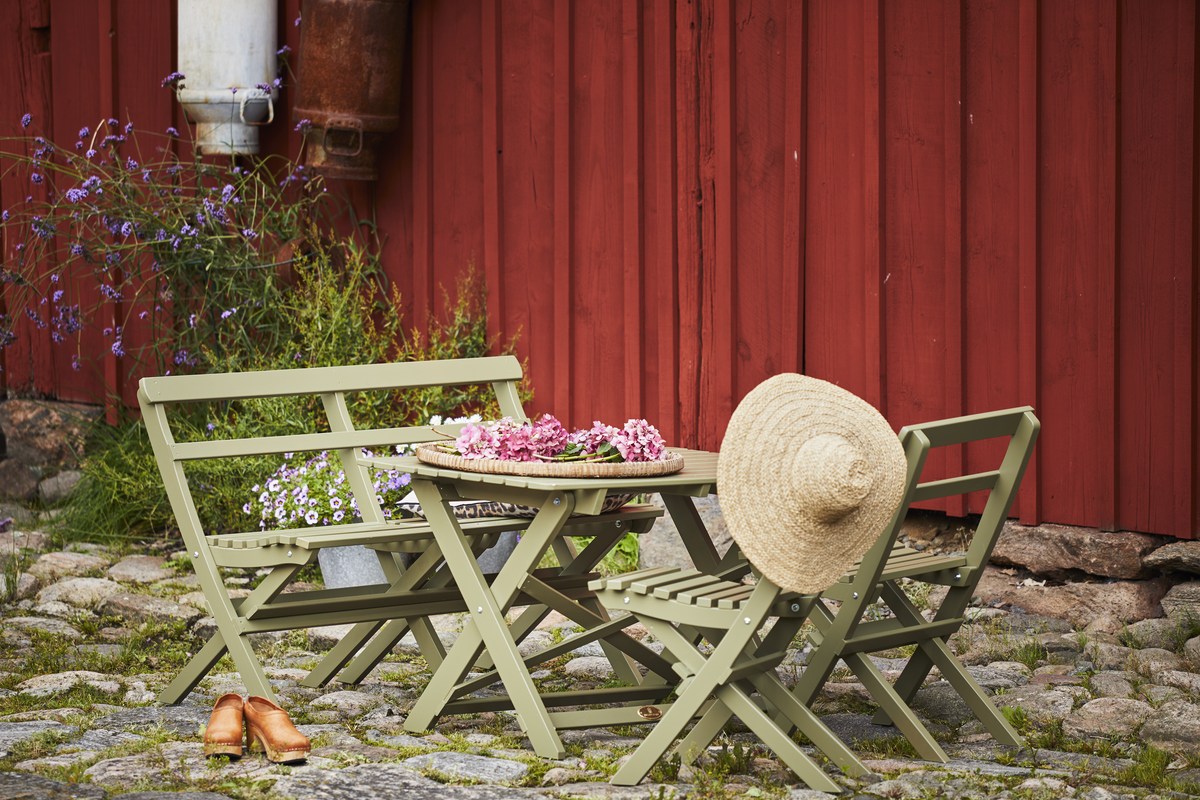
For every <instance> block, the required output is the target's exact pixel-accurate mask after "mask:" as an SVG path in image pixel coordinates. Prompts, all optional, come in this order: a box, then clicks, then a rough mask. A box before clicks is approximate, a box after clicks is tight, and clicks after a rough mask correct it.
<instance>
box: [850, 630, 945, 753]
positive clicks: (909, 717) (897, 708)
mask: <svg viewBox="0 0 1200 800" xmlns="http://www.w3.org/2000/svg"><path fill="white" fill-rule="evenodd" d="M845 659H846V663H847V664H849V665H850V669H852V670H853V671H854V674H855V676H857V677H858V679H859V680H860V681H861V682H862V684H863V686H864V687H865V688H866V690H867V692H869V693H870V695H871V697H872V698H874V700H875V702H876V703H878V704H879V707H880V709H881V710H882V713H883V714H884V715H886V716H887V718H888V719H890V720H891V721H892V724H894V725H895V726H896V728H897V729H898V730H899V731H900V732H901V733H902V734H904V738H906V739H908V741H909V743H910V744H912V746H913V747H914V748H915V749H916V751H917V754H918V755H920V756H921V758H923V759H925V760H926V761H939V762H941V763H943V764H944V763H946V762H947V761H949V760H950V757H949V756H947V755H946V751H945V750H943V749H942V746H941V745H940V744H938V743H937V740H936V739H934V738H933V734H931V733H930V732H929V729H928V728H926V727H925V725H924V723H922V722H921V720H920V719H919V718H918V717H917V715H916V714H915V713H913V710H912V709H911V708H909V706H908V703H907V702H905V701H904V699H903V698H901V697H900V695H898V694H897V693H896V690H895V689H894V688H893V687H892V685H891V684H890V683H888V681H887V679H886V678H885V677H883V673H881V672H880V671H879V669H878V668H877V667H876V666H875V665H874V664H872V663H871V660H870V659H869V658H867V657H866V656H864V655H862V654H861V653H852V654H849V655H847V656H845Z"/></svg>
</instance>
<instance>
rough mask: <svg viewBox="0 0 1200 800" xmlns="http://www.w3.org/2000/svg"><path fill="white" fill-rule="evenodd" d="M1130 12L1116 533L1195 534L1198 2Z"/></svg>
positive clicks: (1121, 190) (1124, 60) (1123, 81)
mask: <svg viewBox="0 0 1200 800" xmlns="http://www.w3.org/2000/svg"><path fill="white" fill-rule="evenodd" d="M1118 13H1119V15H1120V22H1119V24H1120V29H1119V36H1120V39H1119V48H1118V49H1119V57H1120V62H1119V64H1118V67H1117V75H1118V80H1119V90H1118V96H1119V97H1120V98H1121V100H1120V106H1119V109H1118V111H1119V114H1118V125H1119V126H1120V128H1119V136H1118V138H1117V147H1118V159H1117V165H1118V175H1117V181H1118V183H1117V192H1118V193H1117V197H1118V198H1119V204H1118V212H1119V213H1118V223H1119V225H1118V230H1117V238H1116V243H1117V245H1118V247H1119V250H1118V253H1117V257H1116V258H1117V265H1118V267H1119V269H1118V271H1117V274H1116V289H1115V295H1116V318H1117V325H1116V328H1117V340H1116V348H1117V358H1116V360H1117V368H1118V375H1117V377H1118V380H1117V387H1116V388H1117V396H1116V412H1117V414H1118V419H1120V420H1121V425H1120V427H1119V428H1118V430H1117V437H1116V439H1117V445H1116V447H1117V452H1118V453H1119V455H1120V459H1119V461H1117V462H1116V472H1117V476H1116V481H1117V484H1118V486H1119V487H1120V495H1119V497H1118V503H1117V505H1116V518H1117V523H1116V526H1117V527H1118V528H1119V529H1127V530H1178V531H1182V532H1184V533H1192V529H1191V525H1190V522H1189V520H1190V518H1191V513H1192V512H1191V508H1192V502H1193V500H1194V495H1193V494H1192V492H1191V490H1190V488H1189V487H1190V485H1191V482H1192V479H1193V471H1194V467H1193V461H1192V459H1193V447H1192V439H1193V431H1194V429H1193V423H1192V416H1193V410H1194V409H1195V406H1196V401H1195V398H1194V396H1193V395H1192V373H1193V371H1194V366H1193V365H1194V362H1193V359H1194V357H1195V341H1196V340H1195V339H1194V338H1189V336H1190V334H1191V324H1192V322H1191V319H1192V317H1191V314H1192V311H1191V306H1192V298H1193V291H1194V289H1193V286H1194V284H1193V280H1192V272H1193V244H1192V229H1193V224H1194V212H1193V198H1194V191H1195V187H1194V184H1193V164H1192V162H1193V158H1194V133H1193V126H1194V115H1195V106H1194V97H1193V95H1194V92H1195V64H1194V60H1193V52H1194V48H1195V42H1194V40H1193V37H1194V35H1195V19H1194V16H1195V4H1194V3H1191V2H1187V1H1186V0H1182V1H1181V0H1169V2H1167V3H1121V4H1120V5H1119V11H1118ZM1167 75H1169V76H1172V79H1171V80H1164V79H1163V76H1167ZM1180 409H1183V411H1180Z"/></svg>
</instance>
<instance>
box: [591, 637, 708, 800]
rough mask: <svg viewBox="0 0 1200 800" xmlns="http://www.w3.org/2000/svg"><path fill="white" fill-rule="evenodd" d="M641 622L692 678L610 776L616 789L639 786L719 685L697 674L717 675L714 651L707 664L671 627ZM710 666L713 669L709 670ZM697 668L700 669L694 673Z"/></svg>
mask: <svg viewBox="0 0 1200 800" xmlns="http://www.w3.org/2000/svg"><path fill="white" fill-rule="evenodd" d="M641 619H642V623H643V624H644V625H645V626H646V627H647V628H648V629H649V630H650V632H651V634H652V635H653V636H654V637H655V638H656V639H658V640H659V641H660V642H662V643H663V645H664V646H665V647H666V649H667V650H668V651H670V652H671V653H672V654H673V655H675V656H677V657H678V658H679V660H680V661H681V662H682V663H683V664H684V666H685V667H687V668H688V669H689V671H692V672H693V674H692V677H691V679H690V680H689V681H687V683H686V688H681V689H680V690H679V697H678V698H677V699H676V700H675V702H674V703H672V704H671V707H670V708H669V709H667V713H666V714H664V715H663V717H662V719H660V720H659V721H658V722H656V723H655V724H654V727H653V728H651V730H650V733H649V734H647V735H646V738H645V739H643V740H642V743H641V744H639V745H638V748H637V750H635V751H634V753H633V755H632V756H630V758H629V760H628V761H626V762H625V764H624V765H623V766H622V767H621V768H620V769H619V770H617V772H616V774H615V775H613V777H612V780H611V782H612V783H613V784H615V785H617V786H635V785H637V784H638V783H640V782H641V781H642V779H643V778H645V777H646V775H647V774H649V772H650V770H651V769H653V768H654V765H655V764H657V763H658V760H659V759H660V758H662V757H663V755H664V754H665V753H666V752H667V750H668V749H670V747H671V745H672V744H673V743H674V742H675V740H676V739H677V738H679V734H680V733H682V731H683V729H684V727H685V726H686V725H687V724H688V723H689V722H690V721H691V720H692V718H693V717H695V716H696V713H697V712H698V711H699V710H700V709H701V707H703V705H704V703H705V702H707V701H708V698H709V696H710V695H711V694H712V692H713V690H714V689H715V687H716V686H717V684H719V683H720V679H719V677H714V676H713V674H709V675H705V676H703V677H701V675H699V674H698V673H699V672H701V671H704V670H706V669H707V672H708V673H716V672H717V670H716V669H714V668H713V667H715V666H716V665H715V664H713V662H712V661H711V659H712V658H713V657H715V656H716V655H717V654H716V652H715V651H714V652H713V654H712V655H711V656H709V661H707V662H706V661H704V657H703V656H701V655H700V654H699V653H698V652H696V650H695V649H694V648H693V647H692V645H691V643H690V642H689V641H688V640H687V639H685V638H684V637H683V636H682V635H681V634H680V633H679V632H678V631H677V630H676V629H675V627H674V626H673V625H672V624H671V623H669V622H665V621H663V620H658V619H654V618H652V617H643V618H641ZM710 664H713V666H712V667H710ZM697 667H699V669H696V668H697ZM710 711H711V709H710Z"/></svg>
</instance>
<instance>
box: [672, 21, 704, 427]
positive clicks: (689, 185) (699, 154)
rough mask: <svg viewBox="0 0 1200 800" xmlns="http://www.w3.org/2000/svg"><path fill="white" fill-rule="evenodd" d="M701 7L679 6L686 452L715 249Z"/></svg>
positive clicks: (696, 403)
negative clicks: (709, 240) (704, 291)
mask: <svg viewBox="0 0 1200 800" xmlns="http://www.w3.org/2000/svg"><path fill="white" fill-rule="evenodd" d="M700 11H701V9H700V7H699V4H698V3H684V4H681V5H679V4H677V5H676V12H677V14H678V16H677V17H676V20H675V52H676V55H675V65H676V81H675V86H676V102H677V105H678V108H679V114H678V116H677V117H676V123H675V125H676V127H675V130H676V137H675V138H676V143H677V145H676V146H677V148H678V156H677V159H678V161H677V164H678V166H677V169H678V181H679V183H678V194H677V197H678V208H679V219H678V235H677V241H678V246H679V260H678V266H677V270H678V272H677V276H676V280H677V285H678V287H679V304H678V307H679V337H678V340H677V341H678V358H679V366H678V374H679V397H678V409H679V412H678V413H679V437H680V443H681V444H682V445H683V446H685V447H697V446H699V442H700V438H699V437H700V385H701V372H700V363H701V362H700V319H699V317H700V306H701V300H700V296H701V295H700V275H701V259H702V258H703V257H704V254H705V253H707V252H709V251H710V250H711V245H710V246H709V247H705V239H706V237H707V236H708V233H707V227H706V222H707V220H706V217H705V209H704V203H705V200H706V196H705V185H706V184H705V179H706V169H705V166H704V165H705V164H707V163H711V159H710V158H708V157H707V155H708V153H707V151H706V149H705V148H706V145H707V143H708V142H710V141H711V131H709V130H708V129H707V128H705V127H704V126H702V125H701V116H702V112H701V104H702V102H704V95H703V94H702V92H701V84H702V79H701V72H702V65H703V66H707V65H708V64H709V62H708V61H707V60H705V59H702V58H701V56H700V53H701V51H702V48H701V42H702V41H704V42H706V41H707V38H706V35H705V34H704V32H705V30H706V27H707V26H710V25H711V15H708V16H704V15H702V14H701V13H700Z"/></svg>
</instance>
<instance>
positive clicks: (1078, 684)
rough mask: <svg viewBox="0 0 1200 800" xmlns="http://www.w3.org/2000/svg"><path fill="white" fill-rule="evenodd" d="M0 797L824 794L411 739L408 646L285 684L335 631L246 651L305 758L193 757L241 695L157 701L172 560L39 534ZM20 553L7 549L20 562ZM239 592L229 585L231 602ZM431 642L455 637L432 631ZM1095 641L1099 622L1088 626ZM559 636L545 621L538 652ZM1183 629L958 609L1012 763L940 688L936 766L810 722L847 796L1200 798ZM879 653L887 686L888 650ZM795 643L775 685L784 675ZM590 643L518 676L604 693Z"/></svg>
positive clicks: (19, 632)
mask: <svg viewBox="0 0 1200 800" xmlns="http://www.w3.org/2000/svg"><path fill="white" fill-rule="evenodd" d="M3 536H7V537H8V539H7V540H5V541H0V553H14V554H19V555H18V557H17V559H16V561H15V562H14V561H13V560H12V557H11V556H10V557H9V558H8V560H7V561H4V560H0V565H3V569H0V574H2V575H3V576H4V577H3V582H2V583H0V600H3V603H2V604H0V800H3V798H24V799H26V800H33V799H35V798H98V799H99V798H115V797H121V798H125V800H150V799H151V798H176V799H177V800H217V799H218V798H280V800H282V799H283V798H335V799H336V798H353V800H372V798H393V797H399V796H403V797H406V798H407V797H414V798H420V797H427V796H428V797H435V796H436V797H439V798H455V799H456V798H463V799H464V800H473V799H474V798H485V797H486V798H510V797H513V798H515V797H524V798H532V797H534V796H545V797H556V798H577V797H578V798H593V797H594V798H614V800H624V798H631V799H634V798H653V799H654V800H659V799H660V798H667V797H671V796H679V797H685V796H686V797H701V798H706V797H713V798H734V797H750V798H763V797H790V798H795V799H796V800H801V799H802V798H811V797H825V796H826V795H824V794H822V793H820V792H813V791H810V790H807V789H805V788H804V787H803V786H799V785H797V783H796V779H795V778H794V776H792V775H791V774H790V773H789V772H788V771H787V770H786V769H785V768H783V767H782V766H781V765H780V764H779V762H778V761H777V760H776V759H774V758H773V756H772V755H771V753H770V752H769V751H767V750H765V749H763V748H761V747H760V746H758V745H757V744H756V742H755V741H754V739H753V737H752V736H750V735H749V734H747V733H745V732H744V730H738V729H736V728H734V729H733V730H731V731H730V732H729V733H728V734H727V735H726V738H725V740H724V741H723V743H722V745H721V746H720V747H715V748H713V749H712V750H710V752H709V753H708V754H707V755H706V756H705V757H703V758H702V759H701V761H700V762H699V763H698V764H696V765H693V766H683V767H680V766H679V765H678V763H667V764H664V765H662V766H661V767H660V768H659V769H658V770H657V771H656V772H655V773H654V774H652V776H651V777H652V778H653V780H652V781H650V782H647V783H644V784H642V785H641V786H638V787H634V788H618V787H613V786H610V785H609V784H608V783H607V782H606V781H607V778H608V777H609V776H610V775H611V774H612V772H613V771H614V770H615V769H616V767H617V766H618V765H619V764H620V763H621V759H622V758H623V757H625V756H626V755H627V754H628V753H629V752H630V751H631V750H632V748H634V747H635V746H636V745H637V743H638V741H639V740H640V737H641V736H642V735H644V729H640V728H636V727H631V728H620V729H595V730H583V731H570V732H567V733H566V734H565V735H564V737H563V738H564V741H565V743H566V746H567V749H568V756H567V757H566V758H564V759H562V760H558V761H549V760H545V759H540V758H537V757H536V756H534V755H533V754H532V753H531V752H530V751H529V750H528V749H527V745H526V743H525V741H524V739H523V737H522V735H521V732H520V729H519V727H518V726H517V724H516V721H515V719H513V718H512V716H511V715H507V714H480V715H478V716H474V717H470V718H453V719H447V720H443V721H442V722H440V723H439V725H438V727H437V729H436V730H435V731H430V732H425V733H423V734H419V735H414V734H411V733H409V732H407V731H405V730H404V729H403V727H402V723H403V721H404V715H405V710H406V708H408V707H409V706H410V705H411V703H412V702H413V699H414V698H415V696H416V695H417V693H418V692H419V690H420V688H421V686H422V685H423V683H424V681H425V680H426V678H427V672H426V669H425V665H424V662H423V660H422V659H421V658H420V656H419V655H418V654H417V653H416V649H415V647H414V646H413V645H412V643H411V642H402V643H401V644H400V645H399V646H398V647H397V651H396V652H395V653H394V654H393V655H392V656H390V657H389V659H388V661H386V662H385V663H384V664H382V665H381V666H380V667H379V668H377V669H376V670H375V671H374V672H373V673H372V674H371V675H370V676H369V678H368V679H367V680H366V681H365V682H364V683H363V684H362V685H361V686H359V687H356V688H347V687H342V686H339V685H334V686H331V687H330V688H328V689H326V690H323V691H320V690H312V689H308V688H305V687H302V686H300V685H299V684H298V680H299V679H300V678H301V677H302V676H303V675H304V674H305V670H306V669H307V668H309V667H311V666H313V665H314V664H315V663H316V661H317V660H318V659H319V657H320V653H321V651H322V650H324V649H327V648H329V647H331V646H332V644H333V643H334V642H336V641H337V638H338V636H339V635H340V633H341V632H340V631H339V630H337V629H326V630H317V631H311V632H308V633H304V632H294V633H289V634H285V635H278V636H264V637H263V638H262V639H261V640H260V641H259V642H258V647H259V649H260V653H261V655H262V657H263V658H264V661H265V663H266V664H267V667H268V673H269V676H270V678H271V680H272V681H273V684H274V685H275V687H276V689H277V690H278V692H279V694H280V697H281V699H282V702H283V704H284V706H285V708H287V709H289V711H290V712H291V713H292V715H293V717H294V718H295V719H296V720H297V723H298V724H299V725H300V727H301V730H303V731H304V732H305V733H306V734H307V735H308V736H309V737H310V738H311V739H312V740H313V742H314V748H313V751H312V754H311V757H310V758H309V759H308V761H307V763H305V764H303V765H300V766H294V767H285V766H276V765H272V764H269V763H268V762H266V761H265V760H264V759H263V758H262V757H261V756H249V755H248V756H246V757H244V758H242V759H241V760H238V761H227V760H225V759H223V758H221V759H206V758H205V757H204V756H203V754H202V750H201V730H202V727H203V725H204V722H205V721H206V719H207V716H208V711H209V709H210V707H211V703H212V702H213V700H214V699H215V698H216V697H217V696H219V695H220V694H222V693H224V692H228V691H240V690H241V686H240V684H239V679H238V677H237V675H236V674H235V673H233V672H232V667H231V666H230V664H229V662H228V661H225V662H222V664H219V665H218V670H217V672H216V674H214V675H212V676H210V677H209V678H207V679H206V680H205V681H204V682H203V683H202V685H201V687H200V689H199V690H198V691H196V692H194V693H193V694H192V695H191V696H189V697H188V698H187V700H186V701H185V702H184V703H183V704H181V705H179V706H177V707H171V708H162V707H157V706H154V705H153V704H152V703H153V698H154V695H155V692H156V691H157V690H158V689H160V688H161V687H162V686H163V685H165V683H166V682H167V681H168V680H169V678H170V677H171V676H172V675H173V674H174V672H175V671H176V670H177V669H178V667H179V666H180V665H181V664H182V663H183V662H184V661H185V660H186V658H187V655H188V653H189V652H192V651H194V650H195V648H196V647H198V645H199V643H200V642H202V641H203V639H204V638H205V637H206V636H208V635H210V634H211V632H212V629H213V623H212V620H211V618H209V617H208V616H207V615H206V613H205V610H204V601H203V596H202V595H201V594H200V592H199V590H198V587H197V585H196V581H195V579H194V578H193V577H192V576H191V575H190V571H188V570H186V569H182V567H183V564H184V562H183V561H182V560H178V561H175V560H172V559H171V558H170V557H169V556H170V554H169V553H158V554H154V553H143V554H139V555H126V556H124V557H118V556H117V555H116V554H113V553H111V552H109V551H106V550H104V549H102V548H98V547H95V546H79V545H77V546H75V547H74V548H73V550H71V549H69V550H68V551H61V552H60V551H53V550H51V551H50V552H39V551H45V550H48V549H50V548H49V541H48V538H47V537H45V536H42V535H41V534H37V533H26V534H0V537H3ZM22 548H23V549H22ZM252 580H253V578H251V577H246V578H233V579H231V581H230V582H231V586H232V588H233V589H234V590H235V591H237V592H244V591H246V584H248V583H249V582H250V581H252ZM438 622H439V629H440V630H441V632H442V636H443V639H444V640H445V641H447V642H449V641H452V640H453V638H454V636H455V633H456V631H457V627H458V625H459V623H460V621H459V620H457V619H455V618H442V619H440V620H439V621H438ZM1101 627H1103V626H1101ZM571 629H572V625H571V623H569V622H567V621H565V620H563V619H562V618H551V619H549V620H547V622H546V623H545V624H544V625H543V626H542V628H541V629H539V630H538V631H537V632H535V633H534V634H532V636H531V637H530V642H529V645H528V646H530V647H532V646H536V645H538V644H546V643H548V642H551V641H553V640H554V639H555V638H556V637H558V636H560V635H562V634H563V633H569V632H570V630H571ZM1197 632H1200V628H1198V627H1197V626H1195V625H1193V624H1192V621H1191V620H1190V619H1189V618H1183V617H1178V616H1177V617H1176V618H1174V619H1170V618H1168V619H1150V620H1146V621H1143V622H1137V623H1134V624H1131V625H1128V626H1125V627H1122V628H1120V629H1119V630H1116V631H1115V632H1104V631H1102V630H1097V629H1096V628H1095V627H1093V629H1092V630H1089V631H1080V630H1077V629H1075V628H1074V627H1073V626H1072V625H1071V624H1069V623H1067V622H1063V621H1061V620H1058V619H1054V618H1050V617H1043V616H1035V615H1030V614H1026V613H1022V612H1019V611H1013V610H1009V609H1002V608H992V607H982V608H976V609H973V612H972V621H971V622H970V623H969V624H968V625H967V626H965V627H964V629H963V630H962V631H961V632H960V633H959V634H958V635H957V636H956V637H955V638H954V640H953V642H952V644H953V646H954V647H955V649H956V650H957V652H958V653H959V654H960V657H961V658H962V659H963V661H964V662H965V663H967V664H969V665H970V669H971V671H972V673H973V674H974V676H975V677H976V678H977V679H978V680H979V682H980V683H981V684H982V685H983V686H984V687H985V688H987V689H988V690H989V691H991V692H993V693H994V694H995V699H996V702H997V703H998V704H1000V705H1003V706H1008V707H1010V708H1011V709H1012V711H1011V712H1010V713H1011V715H1012V719H1013V720H1014V722H1015V724H1017V725H1018V727H1020V728H1021V729H1022V730H1023V732H1024V733H1025V734H1026V737H1027V739H1028V742H1029V747H1028V749H1025V750H1012V749H1008V748H1003V747H1000V746H997V745H996V744H995V743H994V742H993V741H992V740H991V738H990V737H989V736H988V735H987V734H986V733H984V732H983V731H982V729H981V726H980V725H979V724H978V722H976V721H975V720H974V719H973V717H972V716H971V714H970V712H969V711H968V710H967V709H966V707H965V705H964V704H963V703H962V702H961V701H960V700H958V698H957V696H956V695H955V694H954V692H953V691H952V690H951V689H950V687H949V686H948V685H947V684H946V683H944V682H942V681H938V680H936V676H934V679H931V681H930V682H929V683H927V685H926V686H925V687H924V688H923V689H922V690H921V691H920V692H919V693H918V696H917V700H916V702H915V706H916V708H917V709H918V711H919V713H920V714H921V715H922V716H923V717H925V718H926V719H927V720H928V721H929V725H930V727H931V730H933V731H934V733H935V735H936V736H937V737H938V738H939V739H940V740H942V741H943V742H944V744H945V748H946V750H947V752H948V753H950V755H951V756H952V758H953V761H952V762H951V763H949V764H930V763H927V762H922V761H919V760H917V759H915V758H913V757H912V755H911V753H912V751H911V748H910V747H909V746H908V745H907V743H906V742H904V740H903V739H902V738H900V737H899V736H898V735H897V734H896V733H895V732H894V731H893V729H891V728H884V727H878V726H875V725H872V724H871V723H870V721H869V720H870V716H869V715H870V711H871V705H870V703H869V702H868V700H867V695H866V692H865V690H864V689H863V687H862V686H861V685H859V684H858V683H856V682H854V681H853V680H852V679H851V678H850V677H849V673H848V672H845V671H840V672H839V673H835V679H834V681H833V682H831V683H830V684H829V685H828V686H827V687H826V689H825V691H824V692H823V694H822V695H821V697H820V698H819V699H818V701H817V702H816V704H815V708H816V710H817V711H818V713H819V714H821V716H822V718H823V719H824V720H825V722H826V723H827V724H828V725H829V726H830V727H831V728H833V730H834V731H835V732H837V733H838V734H839V735H840V736H842V737H843V738H844V739H845V740H846V741H848V742H851V743H852V746H853V747H855V749H856V751H857V752H859V753H860V755H862V756H863V757H864V760H865V761H866V763H867V765H868V766H869V767H870V768H871V770H872V771H873V772H872V774H871V775H870V776H868V777H867V778H865V779H857V780H852V779H848V778H845V777H844V776H840V777H838V780H839V781H840V782H841V783H842V784H844V786H845V788H846V791H847V796H851V797H862V798H876V797H880V798H924V797H954V798H975V797H1003V798H1053V797H1075V798H1081V799H1083V800H1108V798H1133V797H1136V798H1154V797H1191V796H1200V674H1197V667H1198V665H1200V638H1194V637H1193V634H1195V633H1197ZM889 655H891V656H892V657H891V658H877V659H876V663H877V664H878V665H879V666H880V668H881V669H882V670H883V671H884V672H885V674H889V675H894V674H896V673H897V672H898V670H899V669H900V668H901V667H902V666H903V664H904V656H905V654H904V653H903V652H897V653H893V654H889ZM804 657H805V651H804V650H803V649H797V650H796V651H794V652H793V653H791V654H790V657H789V659H788V660H787V662H785V664H784V665H783V666H782V667H781V669H780V671H781V675H782V676H783V677H784V679H785V681H787V680H794V679H795V677H796V676H797V675H798V674H800V672H801V671H802V669H803V663H804ZM610 675H611V673H610V668H609V667H608V664H607V662H606V661H605V660H604V659H603V658H602V657H601V653H600V651H599V648H598V647H597V646H595V645H592V646H590V647H585V648H583V649H582V650H581V651H579V652H578V653H577V654H576V655H575V657H574V658H572V659H570V660H562V661H558V662H553V663H551V664H549V665H548V666H547V668H545V669H542V670H539V671H538V672H537V673H536V674H535V676H536V677H537V679H538V680H540V681H542V682H543V683H544V684H546V685H548V686H554V685H563V686H565V685H570V686H572V687H573V688H580V687H585V686H587V685H601V684H604V683H605V681H606V680H608V679H609V677H610Z"/></svg>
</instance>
